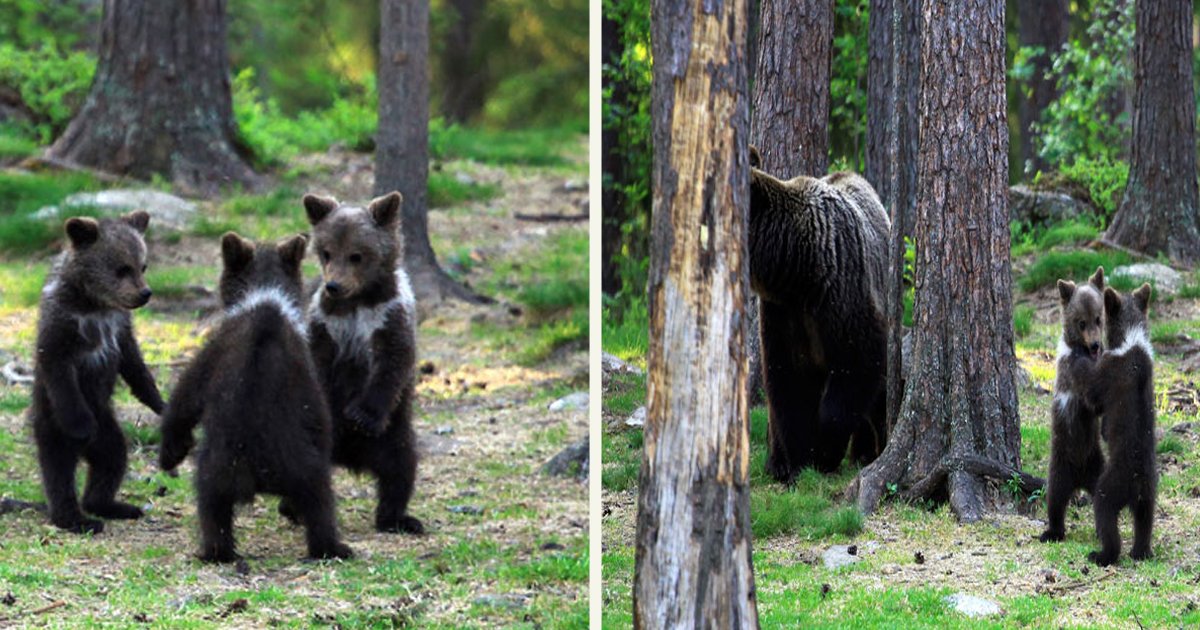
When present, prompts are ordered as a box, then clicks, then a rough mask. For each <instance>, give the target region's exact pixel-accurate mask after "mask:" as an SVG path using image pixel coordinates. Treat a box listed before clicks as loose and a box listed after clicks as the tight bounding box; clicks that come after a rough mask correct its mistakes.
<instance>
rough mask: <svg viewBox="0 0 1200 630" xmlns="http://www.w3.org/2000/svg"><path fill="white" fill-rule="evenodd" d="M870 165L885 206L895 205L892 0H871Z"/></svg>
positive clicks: (870, 177)
mask: <svg viewBox="0 0 1200 630" xmlns="http://www.w3.org/2000/svg"><path fill="white" fill-rule="evenodd" d="M867 20H868V22H867V165H866V166H867V168H866V173H864V175H865V176H866V178H867V181H868V182H871V186H873V187H874V188H875V192H877V193H879V198H880V199H881V200H882V201H883V207H884V208H887V209H888V211H889V212H890V211H891V209H892V206H894V205H895V198H894V197H893V191H892V164H894V163H895V156H894V154H891V153H890V152H891V150H892V149H891V146H892V144H891V143H892V136H893V135H894V134H895V130H896V126H895V125H896V119H895V118H894V112H893V111H892V103H893V100H892V99H893V98H894V97H895V90H896V86H895V83H894V80H893V77H894V76H895V72H894V66H895V59H894V58H893V52H894V51H893V48H892V31H893V30H894V29H895V26H896V24H895V14H894V12H893V2H892V0H871V8H870V11H869V13H868V14H867Z"/></svg>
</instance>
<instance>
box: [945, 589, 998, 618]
mask: <svg viewBox="0 0 1200 630" xmlns="http://www.w3.org/2000/svg"><path fill="white" fill-rule="evenodd" d="M946 603H947V604H949V605H950V607H951V608H953V609H954V610H956V611H958V612H960V613H962V614H964V615H966V616H968V617H971V618H972V619H974V618H976V617H991V616H994V615H999V614H1001V612H1003V611H1001V610H1000V604H997V603H996V602H994V601H992V600H990V599H984V598H982V597H976V596H974V595H967V594H966V593H955V594H953V595H948V596H946Z"/></svg>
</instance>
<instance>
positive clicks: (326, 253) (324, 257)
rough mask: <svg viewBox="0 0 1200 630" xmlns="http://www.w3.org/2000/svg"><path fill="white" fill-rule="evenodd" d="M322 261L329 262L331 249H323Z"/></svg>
mask: <svg viewBox="0 0 1200 630" xmlns="http://www.w3.org/2000/svg"><path fill="white" fill-rule="evenodd" d="M321 262H329V250H327V249H322V250H321Z"/></svg>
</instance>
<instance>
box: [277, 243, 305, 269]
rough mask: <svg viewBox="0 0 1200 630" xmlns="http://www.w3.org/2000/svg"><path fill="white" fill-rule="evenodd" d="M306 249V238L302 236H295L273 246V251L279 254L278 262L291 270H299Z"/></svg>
mask: <svg viewBox="0 0 1200 630" xmlns="http://www.w3.org/2000/svg"><path fill="white" fill-rule="evenodd" d="M306 249H308V236H306V235H304V234H297V235H295V236H293V237H292V238H289V239H288V240H286V241H283V242H282V243H280V244H279V245H276V246H275V251H276V252H279V258H280V260H282V261H283V263H284V264H285V265H287V266H288V267H290V268H293V269H299V268H300V263H301V262H302V261H303V260H304V250H306Z"/></svg>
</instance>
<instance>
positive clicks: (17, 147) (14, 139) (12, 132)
mask: <svg viewBox="0 0 1200 630" xmlns="http://www.w3.org/2000/svg"><path fill="white" fill-rule="evenodd" d="M37 150H38V143H37V140H35V139H34V138H33V132H32V131H31V130H29V129H25V128H22V127H19V126H17V125H0V162H4V161H7V160H19V159H21V158H24V157H28V156H30V155H33V154H34V153H36V152H37Z"/></svg>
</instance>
